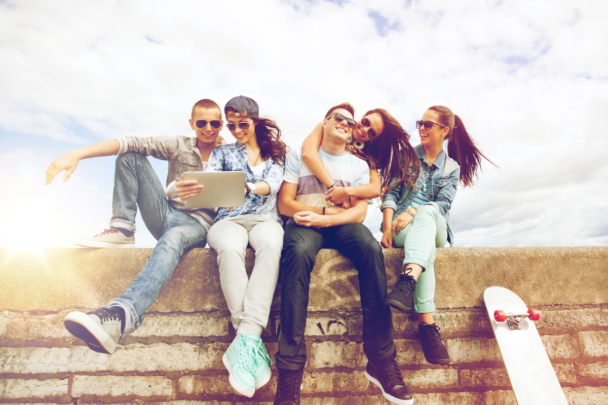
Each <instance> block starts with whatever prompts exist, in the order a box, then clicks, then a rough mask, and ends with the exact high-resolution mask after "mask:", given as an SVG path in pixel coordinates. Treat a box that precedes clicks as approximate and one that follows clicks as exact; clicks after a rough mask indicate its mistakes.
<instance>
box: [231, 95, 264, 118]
mask: <svg viewBox="0 0 608 405" xmlns="http://www.w3.org/2000/svg"><path fill="white" fill-rule="evenodd" d="M228 108H232V109H234V111H230V113H229V112H228V111H226V110H227V109H228ZM224 113H225V114H226V118H228V117H251V118H258V117H259V116H260V108H259V107H258V103H256V102H255V100H254V99H252V98H249V97H245V96H236V97H233V98H232V99H230V101H228V102H227V103H226V106H225V107H224Z"/></svg>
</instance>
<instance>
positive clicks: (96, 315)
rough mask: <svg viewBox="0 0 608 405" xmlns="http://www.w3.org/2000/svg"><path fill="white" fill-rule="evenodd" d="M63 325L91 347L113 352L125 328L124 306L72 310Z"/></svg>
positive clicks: (107, 352)
mask: <svg viewBox="0 0 608 405" xmlns="http://www.w3.org/2000/svg"><path fill="white" fill-rule="evenodd" d="M63 325H64V326H65V328H66V329H67V330H68V332H70V333H71V334H72V335H74V336H76V337H77V338H79V339H82V340H84V341H85V343H86V344H87V346H89V349H91V350H94V351H96V352H98V353H104V354H112V353H114V351H115V350H116V344H117V343H118V341H119V340H120V337H121V336H122V332H123V331H124V329H125V313H124V311H123V310H122V308H114V309H109V308H99V309H96V310H94V311H91V312H88V313H86V314H85V313H84V312H70V313H69V314H67V316H66V317H65V319H64V320H63Z"/></svg>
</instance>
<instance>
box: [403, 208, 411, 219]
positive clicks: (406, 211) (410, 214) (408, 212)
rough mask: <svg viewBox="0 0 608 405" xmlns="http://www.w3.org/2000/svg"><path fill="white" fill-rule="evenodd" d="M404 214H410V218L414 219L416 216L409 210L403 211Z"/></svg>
mask: <svg viewBox="0 0 608 405" xmlns="http://www.w3.org/2000/svg"><path fill="white" fill-rule="evenodd" d="M403 212H405V213H407V214H410V217H412V218H414V215H413V214H412V213H411V212H409V211H408V210H405V211H403Z"/></svg>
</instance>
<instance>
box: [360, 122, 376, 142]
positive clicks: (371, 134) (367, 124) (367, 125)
mask: <svg viewBox="0 0 608 405" xmlns="http://www.w3.org/2000/svg"><path fill="white" fill-rule="evenodd" d="M361 125H363V126H364V127H365V128H369V129H368V130H367V137H368V138H369V140H370V141H371V140H372V139H374V138H375V137H377V136H378V134H377V133H376V131H374V130H373V129H372V123H371V122H370V121H369V119H368V118H365V117H363V118H361Z"/></svg>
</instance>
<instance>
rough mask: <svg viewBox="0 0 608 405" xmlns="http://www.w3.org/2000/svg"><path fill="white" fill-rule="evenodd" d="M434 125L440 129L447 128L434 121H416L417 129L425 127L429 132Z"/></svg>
mask: <svg viewBox="0 0 608 405" xmlns="http://www.w3.org/2000/svg"><path fill="white" fill-rule="evenodd" d="M433 125H437V126H438V127H439V128H445V127H446V126H445V125H441V124H438V123H436V122H433V121H416V129H420V128H422V127H424V129H426V130H427V131H428V130H430V129H431V128H433Z"/></svg>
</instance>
